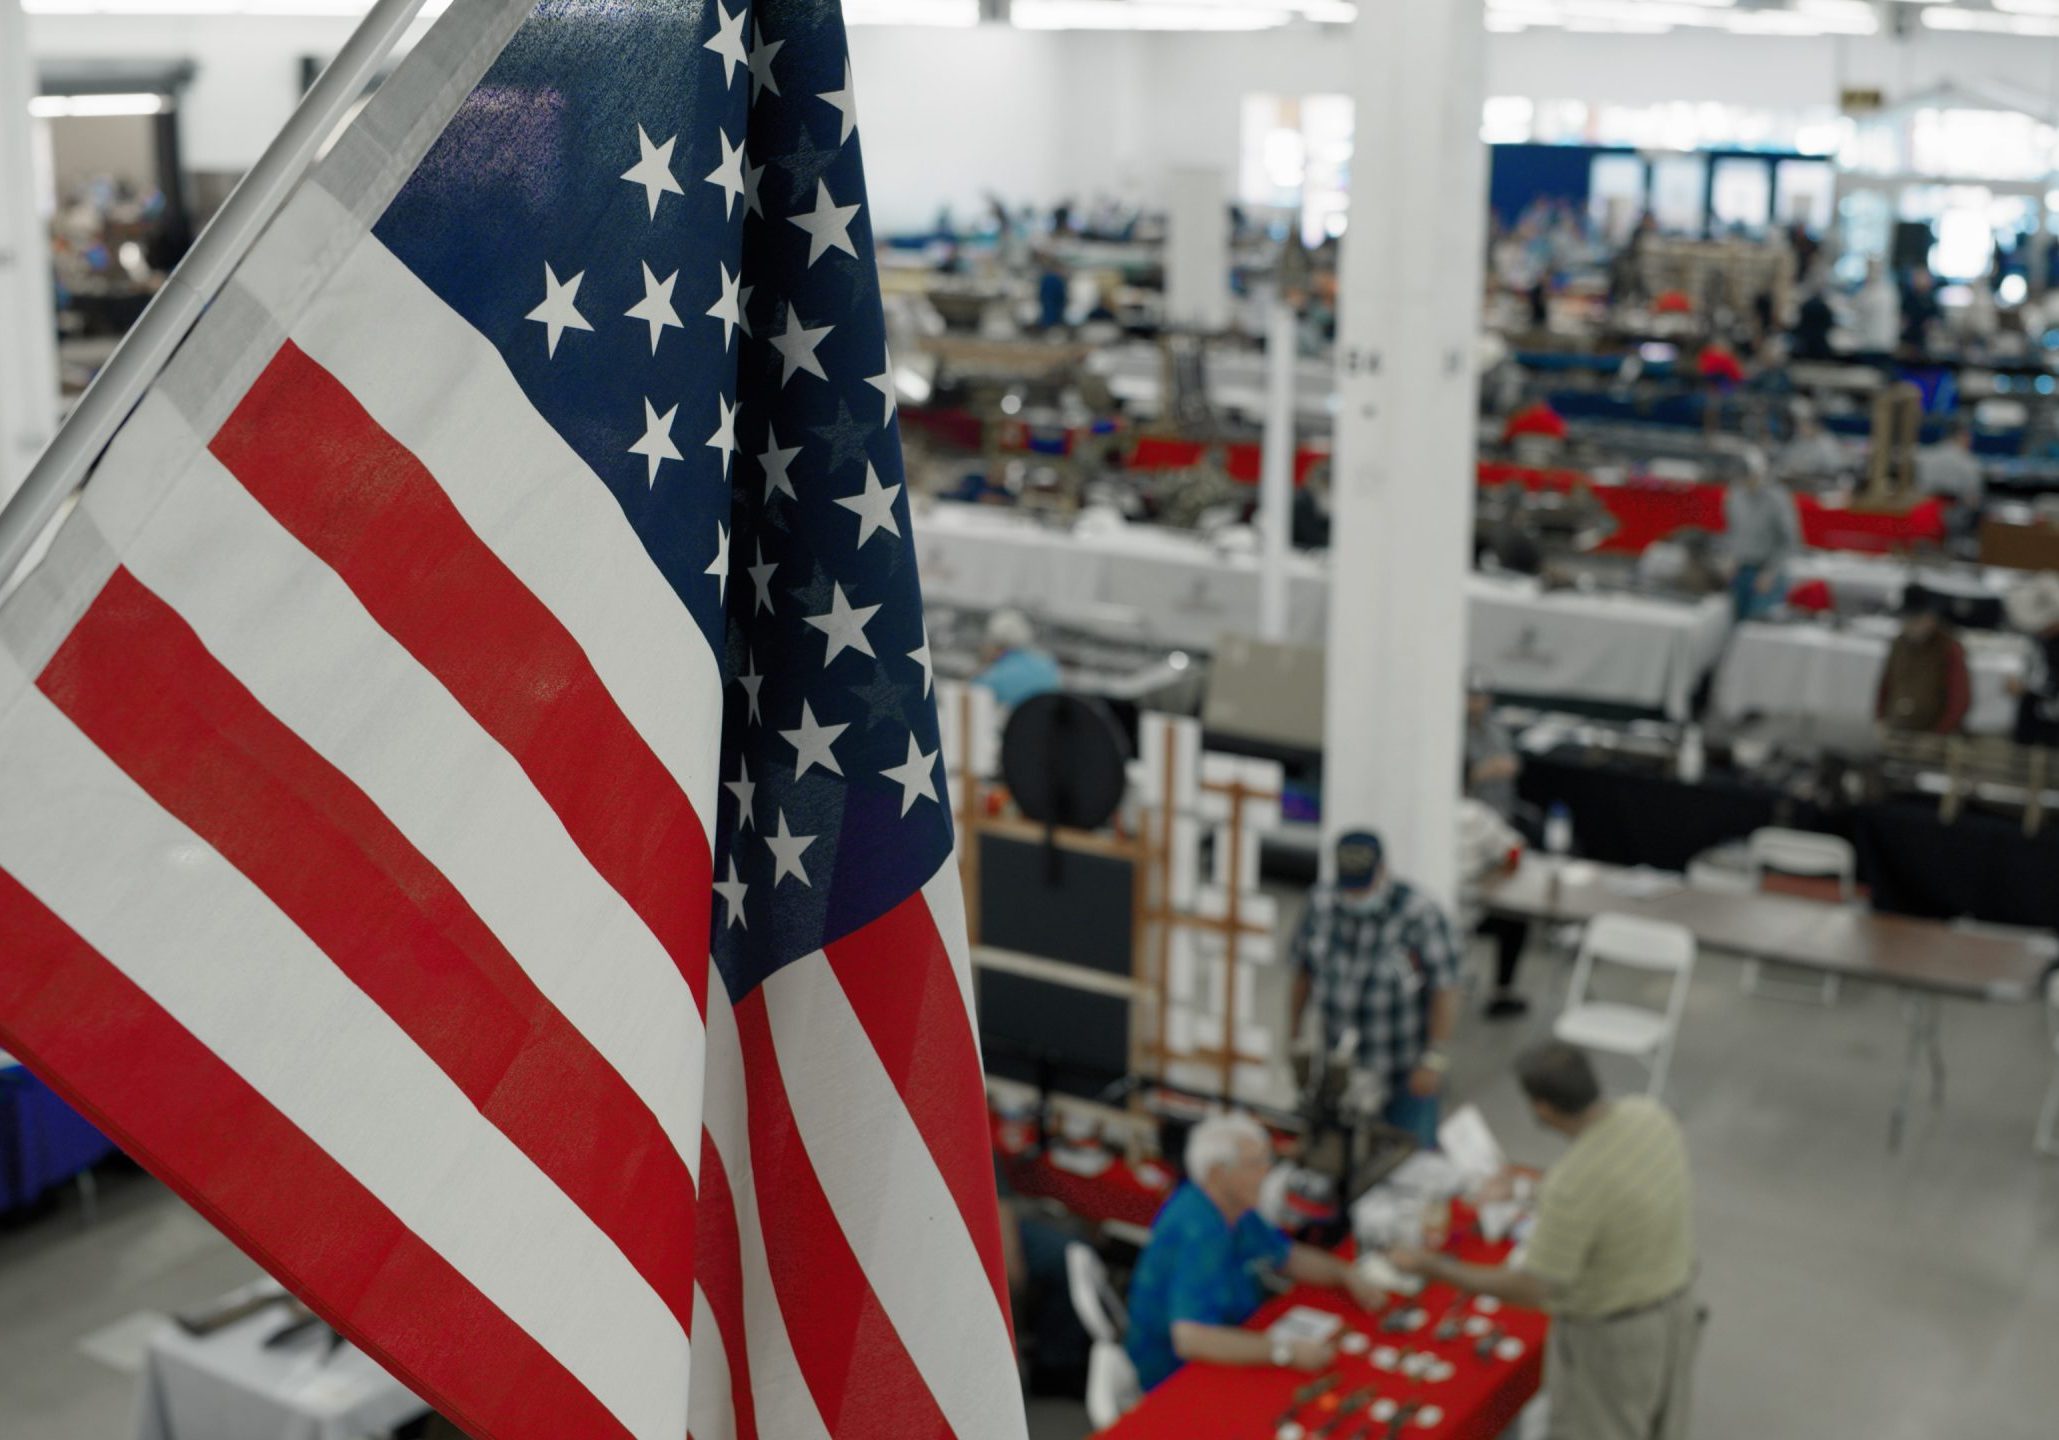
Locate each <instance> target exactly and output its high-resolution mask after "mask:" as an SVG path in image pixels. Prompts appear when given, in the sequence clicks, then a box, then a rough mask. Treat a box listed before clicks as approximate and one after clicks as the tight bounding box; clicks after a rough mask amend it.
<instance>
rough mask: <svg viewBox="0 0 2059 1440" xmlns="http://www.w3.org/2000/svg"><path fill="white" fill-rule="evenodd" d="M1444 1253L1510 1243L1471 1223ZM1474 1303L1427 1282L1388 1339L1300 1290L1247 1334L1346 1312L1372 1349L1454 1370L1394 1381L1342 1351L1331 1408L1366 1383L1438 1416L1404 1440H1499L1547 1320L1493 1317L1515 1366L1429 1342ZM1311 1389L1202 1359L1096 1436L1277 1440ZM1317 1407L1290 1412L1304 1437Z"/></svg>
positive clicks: (1356, 1425) (1515, 1313) (1531, 1383)
mask: <svg viewBox="0 0 2059 1440" xmlns="http://www.w3.org/2000/svg"><path fill="white" fill-rule="evenodd" d="M1459 1213H1460V1215H1461V1216H1463V1213H1464V1212H1463V1210H1460V1212H1459ZM1446 1249H1447V1250H1449V1251H1450V1253H1452V1254H1454V1255H1456V1256H1457V1257H1458V1258H1459V1259H1461V1260H1470V1261H1473V1262H1476V1263H1479V1264H1487V1265H1493V1264H1499V1263H1500V1262H1501V1261H1503V1260H1505V1259H1506V1258H1507V1256H1508V1251H1509V1246H1508V1245H1507V1244H1506V1243H1502V1244H1490V1243H1489V1242H1488V1241H1486V1240H1484V1239H1482V1238H1481V1237H1480V1235H1479V1234H1478V1233H1477V1231H1476V1230H1474V1229H1472V1228H1471V1227H1470V1226H1467V1227H1465V1228H1462V1229H1460V1230H1458V1231H1455V1232H1454V1234H1453V1237H1452V1240H1451V1242H1450V1243H1449V1244H1448V1245H1447V1246H1446ZM1476 1303H1477V1302H1473V1303H1468V1302H1466V1301H1465V1299H1464V1297H1462V1296H1460V1295H1459V1294H1458V1293H1457V1292H1456V1291H1454V1290H1452V1289H1451V1288H1450V1287H1449V1286H1445V1285H1431V1286H1429V1287H1427V1288H1426V1289H1425V1290H1424V1291H1423V1293H1422V1294H1421V1295H1420V1296H1418V1297H1416V1298H1415V1299H1414V1300H1409V1301H1402V1300H1397V1301H1393V1302H1390V1304H1389V1305H1388V1307H1387V1310H1386V1312H1384V1313H1385V1314H1392V1313H1394V1312H1396V1311H1400V1310H1406V1309H1407V1308H1409V1307H1410V1306H1411V1305H1414V1306H1419V1307H1421V1308H1422V1309H1423V1310H1424V1311H1426V1312H1427V1314H1428V1317H1429V1318H1428V1321H1427V1322H1426V1323H1425V1324H1424V1325H1423V1326H1422V1328H1420V1329H1419V1330H1416V1331H1413V1332H1409V1333H1403V1334H1394V1333H1389V1332H1386V1331H1382V1330H1381V1329H1380V1328H1379V1323H1380V1318H1381V1317H1377V1316H1372V1315H1368V1314H1366V1313H1365V1312H1363V1311H1361V1310H1359V1309H1357V1308H1356V1307H1355V1306H1353V1305H1352V1303H1351V1302H1350V1300H1349V1299H1348V1298H1346V1297H1345V1296H1343V1295H1341V1294H1339V1293H1338V1292H1337V1291H1335V1290H1318V1289H1314V1288H1311V1287H1307V1286H1303V1287H1298V1288H1296V1289H1295V1290H1293V1291H1291V1292H1289V1293H1288V1294H1286V1295H1284V1296H1282V1297H1280V1298H1279V1299H1276V1300H1274V1301H1272V1302H1271V1303H1269V1304H1267V1305H1266V1306H1265V1307H1264V1308H1262V1309H1261V1310H1260V1311H1259V1312H1258V1313H1257V1314H1256V1315H1254V1316H1253V1317H1252V1318H1251V1322H1250V1326H1249V1328H1251V1329H1254V1330H1263V1329H1264V1328H1266V1326H1268V1325H1270V1324H1272V1323H1273V1321H1275V1320H1277V1319H1278V1318H1279V1317H1280V1316H1282V1315H1284V1314H1285V1313H1286V1312H1287V1311H1288V1310H1290V1309H1293V1308H1294V1307H1296V1306H1307V1307H1308V1308H1310V1309H1312V1310H1327V1311H1330V1312H1332V1313H1333V1314H1337V1315H1341V1316H1343V1317H1344V1322H1345V1326H1346V1328H1347V1330H1350V1331H1356V1332H1358V1333H1361V1334H1364V1335H1365V1336H1367V1337H1368V1338H1369V1340H1370V1341H1371V1343H1372V1344H1373V1345H1374V1346H1376V1347H1378V1346H1394V1347H1397V1348H1406V1349H1416V1350H1429V1351H1432V1352H1434V1353H1435V1354H1437V1355H1439V1356H1440V1357H1442V1358H1444V1359H1445V1360H1448V1361H1449V1362H1450V1363H1451V1364H1452V1365H1453V1366H1454V1367H1455V1369H1456V1373H1455V1374H1453V1375H1452V1377H1451V1378H1450V1379H1449V1380H1447V1381H1445V1382H1444V1383H1442V1384H1431V1383H1428V1382H1426V1381H1420V1380H1405V1379H1403V1378H1402V1377H1401V1376H1399V1375H1396V1374H1393V1373H1390V1372H1387V1371H1383V1370H1379V1369H1375V1368H1374V1366H1373V1365H1372V1363H1371V1362H1370V1360H1369V1359H1368V1358H1367V1357H1366V1356H1362V1355H1343V1356H1340V1357H1339V1358H1338V1360H1337V1364H1336V1367H1335V1370H1336V1373H1337V1375H1338V1377H1339V1383H1338V1384H1337V1385H1336V1386H1335V1387H1334V1388H1333V1389H1331V1390H1330V1391H1329V1392H1328V1397H1327V1398H1331V1400H1332V1404H1334V1402H1335V1400H1336V1399H1341V1398H1342V1397H1343V1396H1345V1395H1347V1394H1350V1393H1352V1392H1353V1391H1356V1390H1358V1389H1360V1388H1361V1387H1364V1386H1371V1387H1372V1388H1373V1389H1374V1390H1375V1391H1376V1392H1377V1393H1378V1395H1379V1396H1380V1397H1382V1398H1388V1399H1393V1400H1396V1401H1398V1402H1400V1403H1402V1404H1409V1403H1412V1402H1420V1403H1422V1404H1425V1405H1434V1406H1436V1407H1437V1408H1438V1409H1439V1410H1440V1411H1442V1412H1443V1413H1442V1416H1441V1418H1440V1419H1439V1421H1438V1423H1437V1424H1435V1425H1422V1424H1419V1423H1416V1424H1410V1425H1409V1426H1408V1427H1407V1428H1406V1429H1405V1430H1404V1431H1403V1432H1402V1434H1403V1436H1404V1437H1405V1440H1416V1437H1418V1436H1420V1437H1422V1440H1495V1437H1496V1436H1499V1435H1500V1434H1501V1433H1502V1432H1503V1431H1504V1430H1506V1429H1507V1428H1508V1427H1509V1426H1510V1425H1511V1424H1513V1423H1514V1421H1515V1418H1516V1416H1517V1415H1519V1414H1520V1413H1521V1412H1522V1409H1523V1407H1524V1406H1525V1405H1527V1404H1529V1403H1530V1400H1531V1398H1532V1397H1533V1396H1535V1395H1536V1394H1537V1390H1538V1387H1539V1386H1540V1385H1541V1384H1542V1382H1543V1376H1544V1340H1545V1332H1546V1330H1547V1328H1548V1323H1549V1322H1547V1320H1546V1319H1545V1317H1544V1316H1543V1315H1541V1314H1538V1313H1537V1312H1535V1311H1530V1310H1518V1309H1515V1308H1514V1307H1513V1306H1502V1307H1499V1308H1498V1309H1496V1310H1495V1311H1494V1313H1493V1315H1492V1317H1491V1320H1492V1323H1493V1324H1494V1325H1497V1326H1499V1327H1500V1328H1501V1329H1502V1330H1503V1331H1504V1332H1506V1334H1507V1335H1508V1336H1510V1337H1512V1338H1513V1339H1515V1340H1516V1341H1518V1342H1519V1343H1520V1344H1521V1346H1522V1352H1521V1354H1520V1355H1518V1356H1517V1357H1516V1358H1515V1359H1514V1360H1505V1359H1501V1358H1499V1357H1492V1356H1490V1357H1487V1358H1482V1357H1481V1356H1480V1355H1478V1354H1477V1353H1476V1351H1475V1347H1476V1345H1477V1344H1478V1341H1477V1340H1476V1339H1475V1338H1473V1337H1471V1336H1465V1335H1461V1336H1460V1337H1459V1338H1457V1339H1455V1340H1438V1339H1436V1338H1435V1337H1434V1335H1433V1333H1432V1332H1433V1331H1434V1329H1435V1327H1436V1325H1437V1323H1438V1321H1440V1320H1441V1319H1442V1318H1443V1317H1444V1316H1445V1315H1446V1314H1447V1313H1451V1312H1452V1311H1453V1310H1454V1308H1455V1307H1463V1308H1462V1309H1460V1311H1459V1313H1461V1314H1464V1315H1466V1316H1468V1317H1471V1316H1474V1315H1478V1314H1480V1312H1479V1311H1478V1310H1476V1309H1475V1308H1474V1304H1476ZM1490 1304H1491V1302H1490ZM1308 1383H1309V1377H1308V1376H1307V1375H1304V1374H1301V1373H1299V1372H1298V1371H1293V1370H1283V1369H1279V1368H1276V1367H1272V1366H1258V1367H1253V1368H1237V1367H1233V1366H1226V1365H1209V1364H1203V1363H1199V1362H1197V1363H1194V1364H1189V1365H1185V1366H1182V1367H1181V1369H1180V1370H1179V1371H1178V1372H1177V1373H1176V1374H1174V1375H1173V1377H1172V1378H1171V1379H1169V1380H1167V1381H1166V1382H1165V1383H1164V1384H1162V1385H1160V1386H1159V1387H1158V1388H1157V1389H1155V1390H1153V1391H1152V1392H1151V1393H1150V1394H1149V1395H1146V1396H1145V1397H1144V1402H1143V1404H1141V1405H1139V1406H1138V1407H1137V1408H1136V1409H1134V1410H1132V1411H1131V1412H1130V1413H1129V1414H1127V1415H1125V1416H1123V1418H1122V1419H1121V1420H1119V1421H1117V1422H1116V1423H1115V1424H1114V1425H1111V1426H1110V1427H1109V1428H1108V1429H1106V1430H1104V1431H1102V1432H1101V1437H1102V1440H1273V1436H1274V1434H1275V1432H1276V1430H1277V1428H1278V1426H1279V1423H1280V1418H1281V1416H1282V1415H1283V1414H1284V1413H1285V1412H1286V1411H1287V1409H1288V1407H1289V1405H1290V1403H1291V1401H1292V1399H1293V1395H1294V1392H1295V1391H1297V1390H1299V1389H1300V1388H1301V1387H1302V1386H1304V1385H1306V1384H1308ZM1321 1406H1322V1401H1321V1400H1318V1401H1316V1402H1315V1403H1313V1404H1310V1405H1308V1406H1305V1407H1303V1408H1302V1409H1300V1410H1298V1411H1297V1412H1296V1418H1297V1419H1299V1420H1300V1421H1301V1422H1302V1424H1303V1426H1304V1428H1305V1429H1306V1430H1307V1431H1309V1432H1310V1433H1315V1432H1316V1431H1318V1430H1319V1429H1320V1428H1321V1425H1322V1423H1323V1418H1324V1416H1325V1414H1326V1413H1327V1412H1326V1411H1325V1410H1323V1409H1322V1408H1321ZM1362 1424H1363V1421H1362V1420H1347V1421H1345V1422H1344V1424H1343V1426H1342V1428H1341V1430H1340V1432H1339V1434H1340V1435H1341V1436H1342V1437H1343V1440H1357V1437H1358V1436H1359V1432H1360V1427H1361V1425H1362ZM1368 1433H1369V1436H1370V1440H1382V1437H1385V1436H1386V1435H1387V1433H1388V1427H1387V1426H1386V1425H1374V1426H1373V1427H1372V1429H1371V1430H1370V1432H1368Z"/></svg>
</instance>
